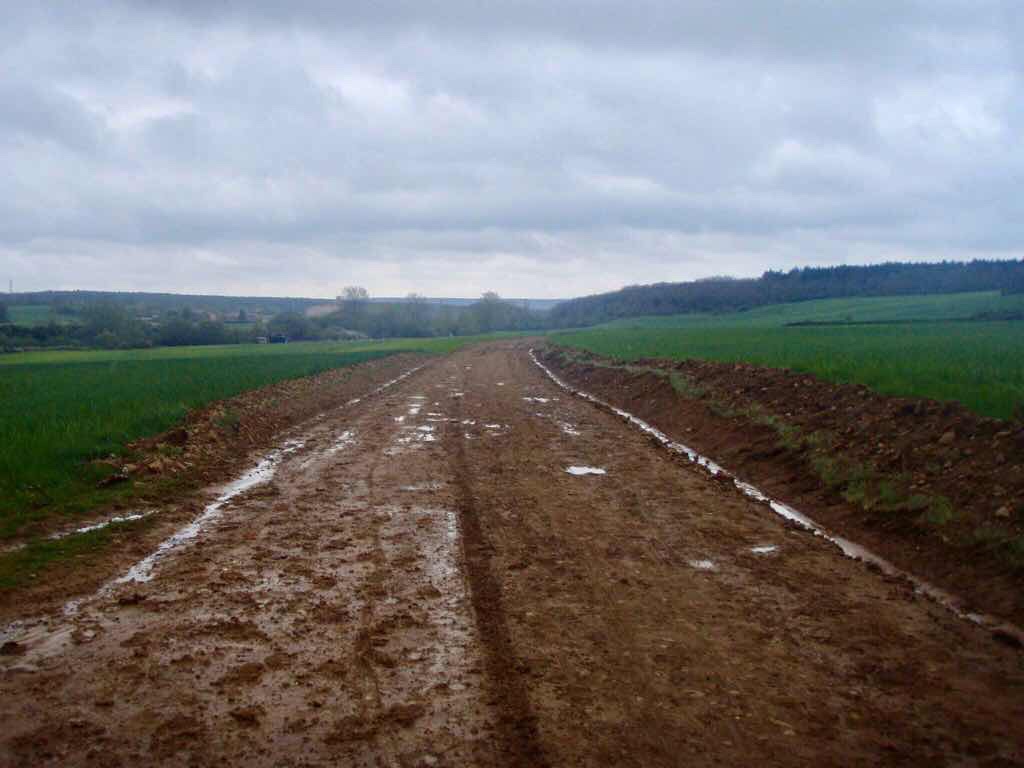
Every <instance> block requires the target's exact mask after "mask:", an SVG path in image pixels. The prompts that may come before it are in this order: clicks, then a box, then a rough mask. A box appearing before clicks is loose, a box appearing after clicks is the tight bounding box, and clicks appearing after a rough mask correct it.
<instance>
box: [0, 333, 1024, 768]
mask: <svg viewBox="0 0 1024 768" xmlns="http://www.w3.org/2000/svg"><path fill="white" fill-rule="evenodd" d="M288 440H292V441H296V442H293V443H290V444H288V445H290V446H291V447H292V450H289V451H284V452H282V453H281V454H279V455H278V457H277V460H276V463H275V465H274V472H273V477H272V478H270V479H269V480H268V481H267V482H262V483H259V484H255V485H253V486H252V487H250V488H248V489H247V490H245V491H244V492H242V493H239V494H237V495H235V496H233V497H232V498H230V499H226V500H225V501H224V502H223V504H222V505H221V506H220V507H219V508H218V510H217V514H216V515H215V516H213V517H212V518H211V519H209V520H208V521H207V522H206V523H205V524H204V525H203V526H202V527H201V529H200V530H199V531H198V533H197V535H196V536H194V537H191V538H188V539H187V540H185V541H182V542H180V544H179V545H175V546H174V547H172V548H169V549H168V551H166V552H165V553H164V554H163V555H162V556H160V557H159V558H156V559H155V560H154V561H152V563H151V566H152V568H151V570H147V576H151V578H149V580H144V581H137V580H122V581H120V582H118V581H116V580H115V581H114V582H113V583H112V584H111V586H110V588H109V589H107V590H104V591H102V592H101V593H100V594H98V595H96V596H94V597H92V598H88V599H85V600H84V601H82V603H81V605H80V608H79V610H78V612H77V613H76V614H75V615H74V616H71V617H65V616H63V615H60V614H54V615H52V616H47V617H42V618H41V619H40V620H38V621H35V622H32V621H28V622H26V623H24V624H22V625H19V626H18V627H15V628H14V629H13V630H12V631H11V632H9V633H8V634H9V637H7V638H5V639H7V640H8V642H9V643H10V644H9V645H6V646H5V652H6V655H3V656H0V670H2V678H0V688H2V691H0V694H2V696H0V717H2V718H3V722H4V723H5V728H4V733H3V735H2V739H3V742H2V744H0V764H4V765H6V764H10V765H46V764H52V765H106V764H109V765H119V764H121V765H124V764H130V763H137V762H140V761H149V762H160V763H161V764H168V765H214V764H218V765H225V764H226V765H247V766H249V765H253V766H259V765H268V766H270V765H274V766H279V765H282V766H286V765H296V766H298V765H332V764H339V763H340V764H351V765H402V766H413V765H540V764H549V765H566V764H584V765H608V764H625V765H678V764H681V763H684V764H687V765H723V764H724V765H749V764H751V763H752V762H755V761H756V762H757V763H761V764H767V765H822V764H835V765H840V764H842V765H876V764H879V763H885V764H893V763H928V762H935V763H959V764H969V765H1010V764H1020V763H1022V762H1024V752H1022V750H1024V736H1022V734H1021V733H1020V729H1019V728H1018V724H1019V723H1020V722H1021V721H1022V716H1024V668H1022V661H1021V655H1020V653H1019V652H1017V651H1015V650H1014V649H1010V648H1006V647H1004V646H1002V645H1000V644H999V643H997V642H995V641H994V640H993V639H992V638H991V636H990V635H989V634H988V633H987V632H984V631H983V630H981V629H979V628H977V627H974V626H972V625H971V624H969V623H966V622H962V621H960V620H959V619H957V618H956V617H955V616H953V615H952V614H950V613H949V612H947V611H945V610H944V609H943V608H942V607H940V606H938V605H935V604H934V603H932V602H930V601H927V600H922V599H919V597H918V596H917V595H915V593H914V591H913V589H912V588H911V587H910V586H909V585H908V584H907V583H906V582H905V581H903V580H901V579H893V578H889V577H886V576H885V575H884V574H879V573H877V572H875V571H872V570H870V569H868V568H866V567H865V566H864V565H863V564H861V563H857V562H854V561H851V560H849V559H846V558H844V557H842V556H841V555H840V554H839V553H838V552H837V551H836V550H835V549H834V548H833V547H832V546H831V545H829V544H828V542H825V541H823V540H822V539H820V538H817V537H814V536H812V535H809V534H807V533H806V532H803V531H801V530H799V529H797V528H793V527H788V526H787V525H785V524H784V522H783V521H781V520H780V519H779V518H778V517H777V516H775V515H773V514H772V513H771V512H770V511H769V510H767V509H766V507H765V506H764V505H763V504H759V503H757V502H755V501H753V500H751V499H748V498H746V497H744V496H743V495H742V494H740V493H739V492H737V490H736V488H735V486H734V485H733V484H732V482H731V481H722V480H720V479H716V478H714V477H710V476H708V475H707V474H706V473H704V472H703V471H699V470H697V469H695V468H693V467H692V466H690V465H689V464H688V463H687V462H685V461H682V460H680V459H679V458H678V457H673V456H672V455H671V454H670V453H668V452H665V451H662V450H659V449H657V448H656V447H655V446H652V445H651V443H650V441H649V439H648V438H647V437H645V436H644V435H643V434H642V433H641V432H639V431H636V430H633V429H631V428H630V427H629V426H628V425H626V424H624V423H623V422H622V421H621V420H620V419H619V418H617V417H615V416H614V415H612V414H609V413H606V412H604V411H602V410H599V409H597V408H595V407H593V406H592V405H590V404H588V403H586V402H583V401H581V400H579V399H576V398H573V397H571V396H570V395H568V394H567V393H565V392H562V391H561V390H559V389H558V388H557V387H556V386H555V385H554V384H553V383H552V382H551V381H549V380H548V379H547V377H546V376H545V375H544V373H543V372H542V371H541V370H539V369H538V368H537V367H536V366H535V365H534V364H533V362H532V361H531V359H530V357H529V354H528V348H527V347H526V346H525V345H523V344H521V343H514V342H510V343H503V344H495V345H489V346H486V347H478V348H473V349H469V350H465V351H463V352H460V353H457V354H455V355H453V356H451V357H448V358H445V359H442V360H437V361H434V362H431V363H429V364H428V365H427V366H426V367H424V368H423V369H422V370H420V371H418V372H416V373H415V374H413V375H411V376H410V377H408V378H407V379H405V380H403V381H401V382H399V383H398V384H396V385H395V386H393V387H392V388H390V389H388V390H386V391H383V392H379V393H377V394H376V395H374V396H372V397H368V398H365V399H361V400H360V401H359V402H357V403H353V404H351V406H350V407H347V408H342V409H338V410H333V411H329V412H327V413H326V414H325V415H324V417H323V418H321V419H319V420H317V421H316V422H315V423H313V424H311V425H307V426H306V427H305V428H304V429H303V430H300V431H299V432H296V433H293V434H286V435H284V436H282V437H281V442H280V446H281V447H283V446H285V445H286V441H288ZM300 443H301V444H300ZM574 470H575V471H574ZM594 470H602V471H603V474H602V473H597V472H595V471H594ZM116 575H117V574H112V576H116Z"/></svg>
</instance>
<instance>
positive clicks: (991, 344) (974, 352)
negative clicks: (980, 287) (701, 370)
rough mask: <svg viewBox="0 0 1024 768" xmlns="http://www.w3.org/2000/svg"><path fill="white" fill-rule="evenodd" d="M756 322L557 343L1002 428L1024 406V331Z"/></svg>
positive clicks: (991, 326)
mask: <svg viewBox="0 0 1024 768" xmlns="http://www.w3.org/2000/svg"><path fill="white" fill-rule="evenodd" d="M925 298H927V297H925ZM765 309H766V310H768V309H771V308H765ZM785 316H786V317H791V316H792V314H787V315H785ZM748 319H749V314H748V313H738V314H737V315H729V316H723V317H720V318H713V319H709V318H691V320H690V321H688V322H689V324H687V325H680V326H678V327H674V328H673V327H644V326H641V327H636V328H622V327H598V328H593V329H589V330H581V331H574V332H568V333H559V334H554V335H552V337H551V338H552V340H553V341H554V342H555V343H556V344H561V345H565V346H569V347H575V348H579V349H584V350H587V351H590V352H593V353H595V354H599V355H604V356H607V357H612V358H618V359H621V360H624V361H634V360H638V359H643V358H659V357H660V358H669V359H674V360H684V359H688V358H697V359H704V360H718V361H722V362H748V363H756V364H758V365H765V366H771V367H775V368H789V369H792V370H796V371H801V372H806V373H812V374H814V375H816V376H819V377H821V378H823V379H826V380H828V381H833V382H839V383H858V384H865V385H867V386H868V387H871V388H872V389H874V390H876V391H878V392H882V393H884V394H889V395H902V396H910V397H929V398H934V399H937V400H955V401H958V402H961V403H963V404H964V405H965V406H967V407H968V408H970V409H971V410H973V411H974V412H976V413H978V414H981V415H985V416H994V417H998V418H1003V419H1008V418H1011V417H1013V416H1014V415H1015V413H1016V412H1019V409H1020V408H1021V407H1022V405H1024V323H1019V322H1005V321H993V322H971V323H954V322H936V323H928V324H923V325H913V324H908V325H869V326H815V327H807V326H803V327H787V326H784V325H780V324H779V323H778V321H776V324H775V325H771V324H768V323H765V322H760V321H758V322H747V323H746V324H744V321H745V320H748Z"/></svg>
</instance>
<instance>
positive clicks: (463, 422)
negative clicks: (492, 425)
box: [459, 419, 476, 426]
mask: <svg viewBox="0 0 1024 768" xmlns="http://www.w3.org/2000/svg"><path fill="white" fill-rule="evenodd" d="M459 423H460V424H462V425H463V426H467V425H469V426H472V425H473V424H476V421H475V420H474V419H463V420H462V421H460V422H459Z"/></svg>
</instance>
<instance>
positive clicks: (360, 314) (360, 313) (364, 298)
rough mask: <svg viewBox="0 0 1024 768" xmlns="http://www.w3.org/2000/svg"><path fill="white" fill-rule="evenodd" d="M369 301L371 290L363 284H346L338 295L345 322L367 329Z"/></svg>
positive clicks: (354, 326) (357, 327)
mask: <svg viewBox="0 0 1024 768" xmlns="http://www.w3.org/2000/svg"><path fill="white" fill-rule="evenodd" d="M369 303H370V292H369V291H368V290H366V289H365V288H363V287H362V286H361V285H348V286H345V289H344V290H343V291H342V292H341V296H339V297H338V304H339V306H340V311H341V317H342V320H343V322H344V323H346V324H347V325H348V326H349V327H350V328H353V329H355V330H360V331H362V330H365V329H366V305H367V304H369Z"/></svg>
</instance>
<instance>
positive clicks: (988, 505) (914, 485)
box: [540, 348, 1024, 624]
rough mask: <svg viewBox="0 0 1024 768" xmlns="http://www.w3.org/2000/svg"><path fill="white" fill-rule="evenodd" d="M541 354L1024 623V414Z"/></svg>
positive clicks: (776, 492) (816, 383) (777, 376)
mask: <svg viewBox="0 0 1024 768" xmlns="http://www.w3.org/2000/svg"><path fill="white" fill-rule="evenodd" d="M540 354H541V357H542V358H543V359H544V361H545V364H547V365H550V366H551V367H552V369H553V370H555V371H556V372H557V373H558V375H559V376H562V377H563V378H564V379H566V381H567V382H569V383H570V384H572V385H573V386H576V387H578V388H580V389H582V390H584V391H587V392H590V393H592V394H594V395H596V396H598V397H600V398H602V399H604V400H605V401H607V402H609V403H611V404H613V405H616V406H618V407H620V408H623V409H624V410H627V411H629V412H631V413H634V414H635V415H637V416H639V417H640V418H642V419H644V420H646V421H648V422H649V423H651V424H653V425H654V426H656V427H658V428H659V429H661V430H662V431H664V432H665V433H666V434H668V435H669V436H671V437H672V438H673V439H675V440H678V441H680V442H682V443H685V444H687V445H689V446H690V447H692V448H693V449H695V450H697V451H699V452H701V453H703V454H705V455H707V456H710V457H712V458H713V459H714V460H715V461H717V462H719V463H721V464H723V465H724V466H726V467H727V468H729V469H730V470H731V471H733V472H734V473H736V474H737V475H738V476H740V477H741V478H743V479H745V480H747V481H748V482H752V483H755V484H757V485H758V486H760V487H761V488H762V489H763V490H765V491H766V492H770V493H771V494H772V495H773V496H774V497H776V498H778V499H780V500H782V501H784V502H786V503H788V504H791V505H792V506H794V507H796V508H798V509H800V510H801V511H802V512H804V513H805V514H807V515H809V516H810V517H812V518H814V519H815V520H816V521H817V522H819V523H822V524H823V525H825V526H827V527H828V528H830V529H831V530H833V531H835V532H837V533H838V534H840V535H842V536H845V537H847V538H850V539H853V540H854V541H857V542H859V543H861V544H863V545H865V546H868V547H869V548H870V549H872V550H874V551H876V552H877V553H878V554H881V555H882V556H883V557H885V558H886V559H888V560H890V561H892V562H893V563H895V564H896V565H897V566H899V567H901V568H903V569H904V570H906V571H909V572H911V573H914V574H916V575H918V576H921V577H923V578H925V579H927V580H929V581H931V582H933V583H935V584H937V585H939V586H941V587H943V588H945V589H946V590H948V591H950V592H951V593H953V594H954V595H956V596H958V597H960V598H962V599H963V600H964V601H965V602H964V608H965V609H966V610H968V611H972V610H976V611H984V612H987V613H992V614H994V615H996V616H1001V617H1003V618H1005V619H1009V620H1012V621H1014V622H1015V623H1017V624H1024V426H1022V425H1021V424H1013V423H1010V422H1005V421H1000V420H997V419H989V418H983V417H979V416H976V415H974V414H972V413H970V412H968V411H967V410H966V409H964V408H962V407H961V406H959V405H957V404H955V403H940V402H936V401H931V400H921V399H910V398H897V397H887V396H884V395H879V394H877V393H874V392H872V391H870V390H869V389H867V388H866V387H863V386H860V385H836V384H831V383H829V382H825V381H821V380H819V379H817V378H815V377H813V376H810V375H807V374H798V373H793V372H789V371H785V370H780V369H773V368H763V367H758V366H753V365H748V364H726V363H715V362H709V361H701V360H688V361H683V362H676V361H667V360H642V361H636V362H633V363H630V364H628V365H627V364H623V363H620V362H616V361H612V360H607V359H601V358H598V357H596V356H592V355H589V354H587V353H581V352H579V351H577V350H565V349H550V348H549V349H546V350H544V351H542V352H541V353H540Z"/></svg>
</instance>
